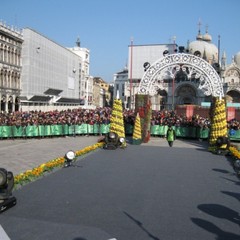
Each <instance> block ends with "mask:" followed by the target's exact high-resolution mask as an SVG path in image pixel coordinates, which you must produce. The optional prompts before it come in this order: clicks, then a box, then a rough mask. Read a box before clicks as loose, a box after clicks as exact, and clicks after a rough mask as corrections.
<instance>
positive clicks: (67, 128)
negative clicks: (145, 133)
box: [0, 124, 240, 141]
mask: <svg viewBox="0 0 240 240" xmlns="http://www.w3.org/2000/svg"><path fill="white" fill-rule="evenodd" d="M174 128H175V131H176V136H177V137H181V138H201V139H207V138H208V137H209V129H203V128H197V127H175V126H174ZM167 129H168V126H162V125H153V126H151V129H150V134H151V136H166V132H167ZM109 131H110V124H94V125H90V124H81V125H67V124H65V125H45V126H43V125H39V126H35V125H33V126H0V138H20V137H28V138H31V137H51V136H69V135H70V136H71V135H74V136H75V135H88V134H95V135H96V134H107V133H108V132H109ZM125 134H126V135H130V136H131V135H132V134H133V125H130V124H126V125H125ZM230 140H236V141H239V140H240V130H237V131H235V133H234V135H231V136H230Z"/></svg>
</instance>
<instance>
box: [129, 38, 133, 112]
mask: <svg viewBox="0 0 240 240" xmlns="http://www.w3.org/2000/svg"><path fill="white" fill-rule="evenodd" d="M132 63H133V38H131V55H130V106H129V108H130V109H132Z"/></svg>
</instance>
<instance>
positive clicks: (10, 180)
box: [0, 168, 17, 212]
mask: <svg viewBox="0 0 240 240" xmlns="http://www.w3.org/2000/svg"><path fill="white" fill-rule="evenodd" d="M13 187H14V177H13V173H12V172H9V171H7V170H6V169H4V168H0V212H3V211H5V210H6V209H8V208H10V207H12V206H14V205H16V203H17V199H16V198H15V197H13V196H12V190H13Z"/></svg>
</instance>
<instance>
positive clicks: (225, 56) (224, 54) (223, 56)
mask: <svg viewBox="0 0 240 240" xmlns="http://www.w3.org/2000/svg"><path fill="white" fill-rule="evenodd" d="M221 65H222V70H225V69H226V65H227V55H226V52H225V51H224V52H223V54H222V61H221Z"/></svg>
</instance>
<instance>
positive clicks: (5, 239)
mask: <svg viewBox="0 0 240 240" xmlns="http://www.w3.org/2000/svg"><path fill="white" fill-rule="evenodd" d="M0 239H1V240H11V239H10V238H9V237H8V235H7V234H6V232H5V231H4V229H3V227H2V226H1V225H0Z"/></svg>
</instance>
